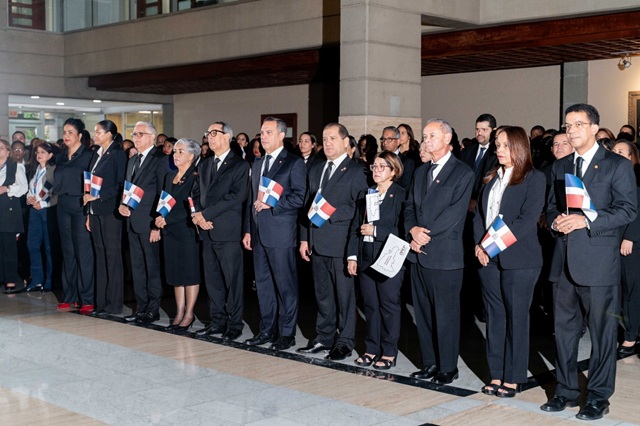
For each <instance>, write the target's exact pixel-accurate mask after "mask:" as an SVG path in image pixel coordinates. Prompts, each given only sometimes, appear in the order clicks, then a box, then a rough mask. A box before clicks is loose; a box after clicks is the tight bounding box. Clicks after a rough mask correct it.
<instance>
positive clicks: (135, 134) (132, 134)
mask: <svg viewBox="0 0 640 426" xmlns="http://www.w3.org/2000/svg"><path fill="white" fill-rule="evenodd" d="M144 135H153V133H145V132H133V133H131V137H132V138H141V137H142V136H144Z"/></svg>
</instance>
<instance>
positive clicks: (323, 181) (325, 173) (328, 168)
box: [320, 161, 333, 192]
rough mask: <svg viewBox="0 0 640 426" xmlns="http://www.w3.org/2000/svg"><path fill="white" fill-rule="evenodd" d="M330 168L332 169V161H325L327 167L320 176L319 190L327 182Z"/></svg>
mask: <svg viewBox="0 0 640 426" xmlns="http://www.w3.org/2000/svg"><path fill="white" fill-rule="evenodd" d="M331 169H333V161H329V162H328V163H327V169H326V170H325V171H324V176H322V183H320V191H321V192H322V190H323V189H324V187H325V186H327V182H329V178H330V177H331Z"/></svg>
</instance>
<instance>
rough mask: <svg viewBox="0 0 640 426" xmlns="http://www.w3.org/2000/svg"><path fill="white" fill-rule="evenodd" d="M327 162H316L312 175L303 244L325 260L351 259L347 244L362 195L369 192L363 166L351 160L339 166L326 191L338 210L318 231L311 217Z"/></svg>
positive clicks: (308, 188) (305, 213)
mask: <svg viewBox="0 0 640 426" xmlns="http://www.w3.org/2000/svg"><path fill="white" fill-rule="evenodd" d="M325 163H326V161H325V162H316V163H315V164H314V165H313V167H312V168H311V171H310V172H309V184H308V187H307V195H306V197H305V204H304V207H303V214H304V216H303V218H302V221H301V226H300V240H301V241H307V242H308V243H309V248H310V249H311V250H312V252H315V253H318V254H319V255H321V256H328V257H342V258H344V259H345V260H346V258H347V255H346V253H347V240H348V237H349V234H350V230H351V226H352V225H353V224H352V221H353V219H354V217H355V211H356V200H357V199H358V194H360V192H361V191H362V190H364V189H366V188H367V180H366V178H365V174H364V168H363V167H362V165H360V164H358V163H356V162H355V161H353V160H351V159H350V158H349V157H348V156H347V157H346V158H345V159H344V161H343V162H342V163H341V164H340V165H339V166H337V169H335V171H334V172H333V175H332V176H331V179H329V182H327V185H326V187H325V188H324V190H323V191H322V195H323V197H324V198H325V199H326V200H327V201H328V202H329V204H331V205H332V206H333V207H335V208H336V211H335V212H334V213H333V215H332V216H331V217H330V218H329V220H327V221H326V222H325V224H324V225H322V227H321V228H318V227H317V226H315V225H312V224H311V223H310V221H309V219H308V217H307V212H308V211H309V209H310V208H311V204H312V203H313V199H314V198H315V196H316V194H317V193H318V188H319V187H320V179H321V178H322V171H323V170H324V165H325Z"/></svg>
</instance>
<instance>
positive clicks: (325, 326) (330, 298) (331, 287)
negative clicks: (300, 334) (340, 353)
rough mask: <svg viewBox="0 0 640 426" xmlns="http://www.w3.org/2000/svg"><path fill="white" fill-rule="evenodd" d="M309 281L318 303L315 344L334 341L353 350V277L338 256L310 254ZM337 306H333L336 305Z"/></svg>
mask: <svg viewBox="0 0 640 426" xmlns="http://www.w3.org/2000/svg"><path fill="white" fill-rule="evenodd" d="M311 267H312V273H313V284H314V289H315V294H316V303H317V305H318V315H317V317H316V333H317V336H316V337H315V339H313V341H314V342H316V343H321V344H323V345H325V346H333V344H334V340H335V336H336V332H337V333H338V339H337V340H336V341H335V343H336V344H340V345H344V346H347V347H348V348H349V349H353V347H354V345H355V333H356V292H355V289H354V288H353V277H352V276H351V275H349V273H348V272H347V265H346V262H345V260H344V259H343V258H341V257H327V256H321V255H319V254H314V255H313V256H311ZM336 305H337V306H336Z"/></svg>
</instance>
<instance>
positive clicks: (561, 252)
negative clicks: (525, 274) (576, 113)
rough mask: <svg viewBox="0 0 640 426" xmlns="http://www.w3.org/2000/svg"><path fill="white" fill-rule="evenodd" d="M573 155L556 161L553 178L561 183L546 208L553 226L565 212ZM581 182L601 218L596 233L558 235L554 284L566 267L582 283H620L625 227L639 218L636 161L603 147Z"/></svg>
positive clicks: (583, 231)
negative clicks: (633, 163) (637, 215)
mask: <svg viewBox="0 0 640 426" xmlns="http://www.w3.org/2000/svg"><path fill="white" fill-rule="evenodd" d="M574 156H575V154H571V155H567V156H566V157H564V158H561V159H559V160H557V161H556V162H555V163H553V168H552V173H551V176H552V179H553V181H554V182H556V184H555V185H554V186H553V187H552V188H551V192H550V193H549V200H548V204H547V223H548V224H549V226H551V225H552V224H553V221H554V220H555V219H556V217H558V215H560V214H561V213H563V212H565V210H566V208H565V206H566V202H565V193H564V175H565V173H570V174H573V173H574V165H573V162H574ZM582 181H583V182H584V185H585V188H586V189H587V192H588V193H589V196H590V197H591V200H592V201H593V204H594V205H595V207H596V211H597V212H598V217H597V218H596V220H594V221H593V222H590V228H591V230H587V229H586V228H583V229H578V230H576V231H573V232H570V233H569V234H567V235H564V234H559V233H554V234H555V235H556V236H557V237H558V238H556V245H555V250H554V252H553V259H552V262H551V270H550V273H549V281H552V282H554V281H557V280H558V279H559V278H560V274H561V272H562V268H563V267H564V265H565V264H566V265H567V267H568V269H569V273H570V274H571V277H572V278H573V279H574V280H575V281H576V282H577V283H578V284H580V285H584V286H613V285H619V284H620V234H621V227H623V226H625V225H627V224H629V223H631V222H632V221H633V220H634V219H635V218H636V213H637V205H638V201H637V194H636V192H637V187H636V178H635V176H634V173H633V167H632V164H631V161H629V160H627V159H626V158H624V157H621V156H619V155H617V154H614V153H612V152H609V151H607V150H606V149H604V148H602V147H598V150H597V151H596V154H595V156H594V157H593V159H592V160H591V163H590V164H589V167H588V169H587V170H586V171H585V172H584V175H583V179H582ZM565 253H566V262H565ZM603 265H606V267H603Z"/></svg>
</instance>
